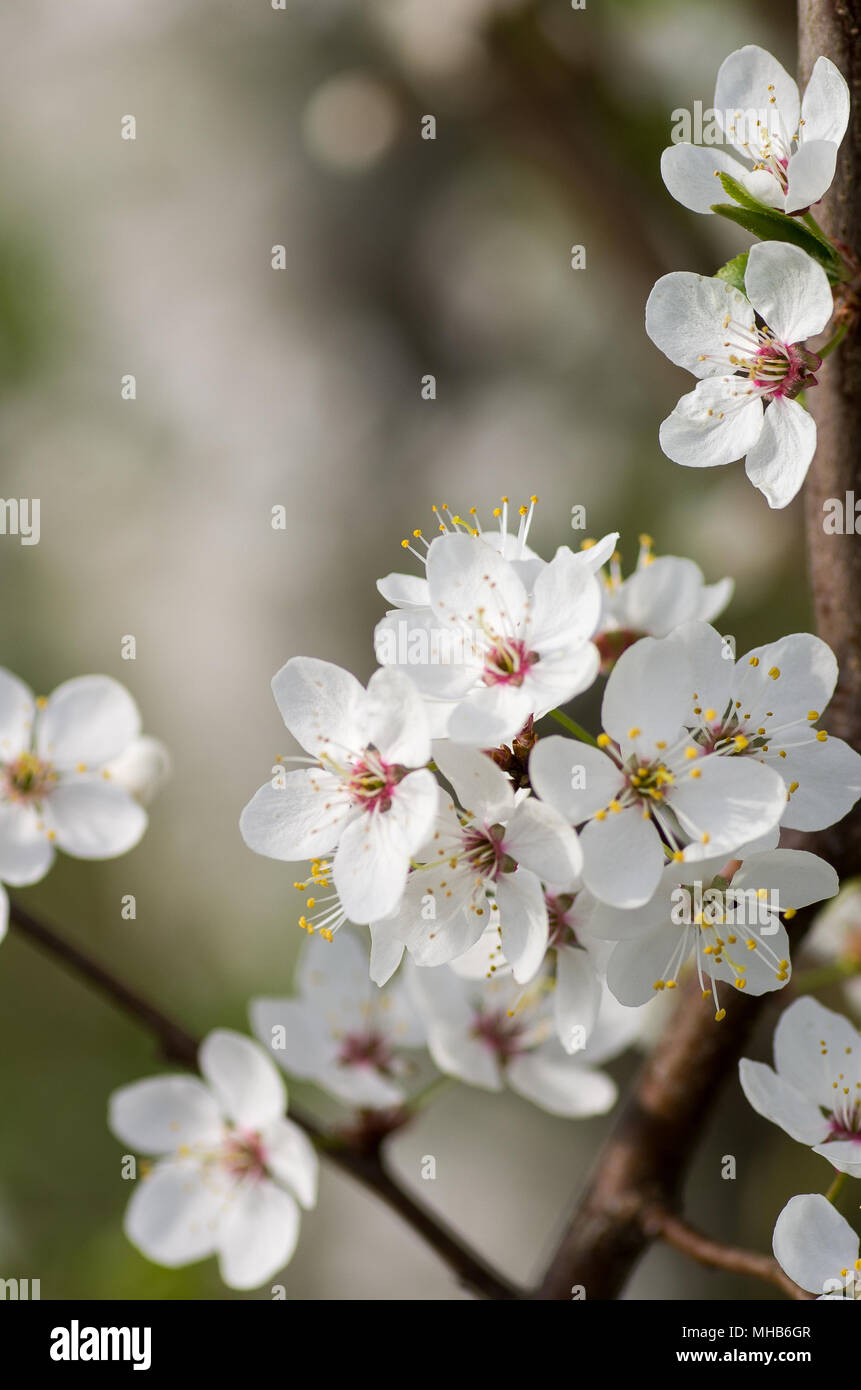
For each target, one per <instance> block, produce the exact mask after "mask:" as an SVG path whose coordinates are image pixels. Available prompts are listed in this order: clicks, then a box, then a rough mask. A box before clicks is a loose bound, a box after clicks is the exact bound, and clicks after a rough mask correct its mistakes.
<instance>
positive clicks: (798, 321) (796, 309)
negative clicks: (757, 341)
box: [744, 241, 834, 343]
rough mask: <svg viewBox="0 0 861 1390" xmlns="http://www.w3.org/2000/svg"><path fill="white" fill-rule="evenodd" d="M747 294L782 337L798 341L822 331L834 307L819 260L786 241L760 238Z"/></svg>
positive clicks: (747, 273) (753, 251)
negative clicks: (761, 239) (762, 239)
mask: <svg viewBox="0 0 861 1390" xmlns="http://www.w3.org/2000/svg"><path fill="white" fill-rule="evenodd" d="M744 283H745V288H746V290H747V296H748V299H749V300H750V302H751V304H752V305H753V307H754V309H756V311H757V313H758V314H761V315H762V317H763V318H764V319H765V322H766V323H767V324H768V327H769V328H771V329H772V330H773V331H774V332H775V333H776V334H777V336H778V337H779V338H781V339H782V340H783V342H785V343H799V342H802V341H803V340H804V339H805V338H811V337H813V335H814V334H816V333H821V332H822V330H823V328H824V327H825V325H826V324H827V322H828V320H829V319H830V318H831V314H832V311H833V307H834V302H833V298H832V294H831V286H830V285H829V283H828V276H827V275H826V274H825V271H824V270H823V269H822V266H821V265H820V264H819V262H818V261H814V260H813V258H812V256H808V254H807V252H806V251H802V249H801V247H800V246H792V245H791V244H790V243H789V242H787V241H758V242H756V243H755V245H753V246H752V247H751V249H750V254H749V256H748V258H747V269H746V270H745V272H744Z"/></svg>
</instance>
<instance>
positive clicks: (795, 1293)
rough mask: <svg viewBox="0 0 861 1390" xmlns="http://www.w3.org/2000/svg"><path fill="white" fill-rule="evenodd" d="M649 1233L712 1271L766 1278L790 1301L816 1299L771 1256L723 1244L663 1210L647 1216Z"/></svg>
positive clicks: (648, 1212) (660, 1209)
mask: <svg viewBox="0 0 861 1390" xmlns="http://www.w3.org/2000/svg"><path fill="white" fill-rule="evenodd" d="M645 1225H646V1229H647V1232H648V1233H649V1234H650V1235H652V1236H656V1237H658V1238H659V1239H661V1240H663V1241H664V1242H665V1243H666V1244H667V1245H671V1246H672V1247H673V1249H674V1250H678V1251H680V1252H681V1254H683V1255H687V1256H689V1258H690V1259H692V1260H696V1261H697V1262H698V1263H699V1264H701V1265H709V1266H710V1267H711V1268H712V1269H726V1270H729V1272H730V1273H731V1274H749V1275H750V1276H751V1278H753V1279H764V1280H765V1281H766V1282H767V1283H770V1284H776V1285H777V1287H778V1288H779V1289H783V1292H784V1293H786V1294H788V1295H789V1297H790V1298H795V1299H799V1300H801V1299H812V1298H813V1294H812V1293H807V1292H806V1291H805V1290H804V1289H802V1288H799V1286H798V1284H796V1283H795V1281H794V1280H792V1279H790V1277H789V1275H788V1274H784V1272H783V1270H782V1269H781V1267H780V1265H779V1264H778V1263H777V1260H775V1259H772V1257H771V1256H770V1255H759V1254H756V1253H755V1252H754V1251H752V1250H740V1249H738V1247H736V1246H732V1245H719V1244H718V1242H717V1241H714V1240H711V1239H710V1238H709V1236H705V1235H703V1234H702V1232H701V1231H698V1230H696V1229H695V1228H694V1227H693V1226H689V1225H688V1223H687V1222H686V1221H683V1220H682V1219H681V1217H679V1216H675V1215H674V1214H673V1212H671V1211H667V1210H666V1209H665V1208H663V1207H653V1208H652V1209H651V1210H650V1211H647V1212H646V1214H645Z"/></svg>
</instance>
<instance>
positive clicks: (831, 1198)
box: [825, 1173, 846, 1206]
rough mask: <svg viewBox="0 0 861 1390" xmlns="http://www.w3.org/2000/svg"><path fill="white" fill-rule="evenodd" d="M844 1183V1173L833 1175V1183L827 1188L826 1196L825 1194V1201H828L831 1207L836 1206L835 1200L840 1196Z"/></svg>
mask: <svg viewBox="0 0 861 1390" xmlns="http://www.w3.org/2000/svg"><path fill="white" fill-rule="evenodd" d="M845 1182H846V1174H845V1173H835V1175H834V1181H833V1183H832V1184H831V1186H830V1187H829V1189H828V1191H827V1192H826V1194H825V1200H826V1201H828V1202H830V1203H831V1205H832V1206H836V1204H837V1198H838V1197H839V1196H840V1193H841V1192H842V1190H843V1186H844V1184H845Z"/></svg>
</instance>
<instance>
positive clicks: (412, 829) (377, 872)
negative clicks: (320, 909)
mask: <svg viewBox="0 0 861 1390" xmlns="http://www.w3.org/2000/svg"><path fill="white" fill-rule="evenodd" d="M437 802H438V783H437V782H436V779H435V778H434V775H433V773H432V772H428V771H427V770H424V769H423V770H421V771H419V772H411V773H409V775H408V776H407V777H405V778H404V779H403V781H402V782H401V783H400V784H399V785H398V786H397V787H396V788H395V789H394V792H393V795H392V804H391V807H390V808H389V810H388V811H374V812H370V813H364V814H363V815H361V816H358V817H357V818H356V820H354V821H353V822H352V824H350V825H348V826H347V829H346V830H345V831H344V833H343V835H342V836H341V841H340V844H339V845H338V849H337V851H336V853H335V861H334V867H333V877H334V881H335V887H336V888H337V890H338V893H339V894H340V898H341V905H342V907H343V909H344V911H345V913H346V914H347V916H348V917H349V919H350V921H351V922H360V923H367V922H375V921H376V920H377V919H378V918H382V917H388V916H390V914H391V913H393V912H394V911H395V910H396V908H397V906H398V903H399V902H400V899H401V895H402V893H403V891H404V888H405V886H406V881H407V873H408V871H409V867H410V859H411V857H412V855H414V854H415V853H416V852H417V851H418V849H419V848H420V846H421V845H423V844H424V843H425V842H426V841H427V839H428V837H429V836H430V833H431V831H432V828H433V824H434V819H435V816H436V809H437Z"/></svg>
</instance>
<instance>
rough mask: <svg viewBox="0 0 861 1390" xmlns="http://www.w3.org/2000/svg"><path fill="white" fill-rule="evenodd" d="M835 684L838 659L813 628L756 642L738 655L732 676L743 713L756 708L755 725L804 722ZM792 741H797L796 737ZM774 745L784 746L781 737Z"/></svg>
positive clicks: (821, 706)
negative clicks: (741, 655)
mask: <svg viewBox="0 0 861 1390" xmlns="http://www.w3.org/2000/svg"><path fill="white" fill-rule="evenodd" d="M772 672H775V674H774V675H772V674H771V673H772ZM836 684H837V659H836V657H835V655H834V653H833V652H832V650H831V648H830V647H829V646H828V644H827V643H826V642H823V641H822V639H821V637H815V636H814V635H813V634H812V633H810V632H792V633H790V634H788V636H786V637H781V638H779V639H778V641H776V642H768V643H767V644H766V645H765V646H762V647H753V648H752V650H751V651H749V652H747V653H746V654H745V655H744V656H743V657H741V658H740V660H739V661H738V663H737V665H736V668H735V674H734V676H733V698H734V699H736V700H740V701H741V702H742V705H741V708H742V711H743V712H744V711H748V710H750V711H751V712H752V722H753V723H754V724H755V725H756V724H760V723H762V722H766V723H769V722H770V721H772V720H773V722H774V724H775V725H781V724H789V723H792V722H795V721H797V720H801V721H802V723H803V725H805V726H806V725H807V723H808V712H809V711H810V710H811V709H814V710H816V711H817V716H818V713H819V712H820V711H822V710H824V709H825V707H826V705H827V704H828V701H829V700H830V699H831V696H832V695H833V693H834V687H835V686H836ZM811 722H812V721H811ZM811 737H812V735H811ZM789 741H790V742H794V741H795V740H794V737H793V738H792V739H790V740H789ZM774 745H775V746H777V747H779V746H780V739H779V736H778V737H777V738H775V739H774Z"/></svg>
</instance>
